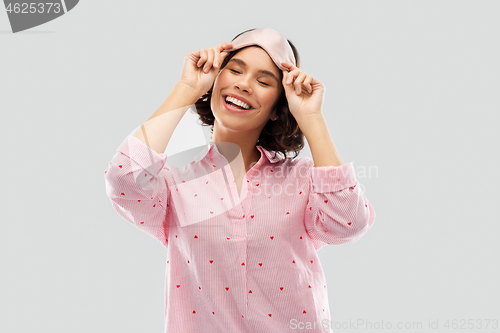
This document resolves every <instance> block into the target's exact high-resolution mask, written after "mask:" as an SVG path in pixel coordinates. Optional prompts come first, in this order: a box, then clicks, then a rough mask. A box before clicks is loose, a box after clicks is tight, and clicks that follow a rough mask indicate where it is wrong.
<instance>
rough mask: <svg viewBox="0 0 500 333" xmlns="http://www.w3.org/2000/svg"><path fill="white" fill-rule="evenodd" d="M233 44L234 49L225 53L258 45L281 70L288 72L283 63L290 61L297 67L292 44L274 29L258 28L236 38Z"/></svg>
mask: <svg viewBox="0 0 500 333" xmlns="http://www.w3.org/2000/svg"><path fill="white" fill-rule="evenodd" d="M231 44H232V45H233V47H232V48H231V49H226V50H225V51H227V52H230V51H234V50H238V49H241V48H243V47H246V46H250V45H258V46H260V47H262V48H263V49H264V50H265V51H266V52H267V54H269V56H270V57H271V59H272V60H273V62H274V63H275V64H276V66H278V68H279V69H281V70H284V71H288V68H286V67H284V66H283V65H281V62H282V61H288V62H291V63H292V64H294V65H295V66H297V64H296V63H295V56H294V55H293V50H292V48H291V47H290V44H288V41H287V40H286V38H285V37H283V35H281V34H280V33H279V32H278V31H276V30H274V29H270V28H258V29H255V30H252V31H249V32H245V33H244V34H242V35H240V36H238V37H236V38H235V39H234V40H233V41H232V42H231Z"/></svg>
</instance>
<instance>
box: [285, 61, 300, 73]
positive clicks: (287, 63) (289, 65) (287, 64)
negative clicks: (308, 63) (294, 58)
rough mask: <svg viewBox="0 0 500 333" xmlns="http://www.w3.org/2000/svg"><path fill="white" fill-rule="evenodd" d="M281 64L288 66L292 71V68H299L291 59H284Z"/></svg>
mask: <svg viewBox="0 0 500 333" xmlns="http://www.w3.org/2000/svg"><path fill="white" fill-rule="evenodd" d="M281 64H282V65H283V66H285V67H286V68H288V70H289V71H292V70H294V69H296V68H298V67H297V66H295V65H294V64H293V63H291V62H289V61H282V62H281Z"/></svg>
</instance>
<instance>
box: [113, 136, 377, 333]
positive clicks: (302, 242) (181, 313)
mask: <svg viewBox="0 0 500 333" xmlns="http://www.w3.org/2000/svg"><path fill="white" fill-rule="evenodd" d="M257 148H258V149H259V151H260V152H261V158H260V159H259V161H258V162H257V164H255V165H254V166H253V167H252V168H251V169H250V170H249V171H248V173H247V174H246V175H245V178H244V179H243V186H242V189H241V199H240V196H239V195H238V192H237V188H236V184H235V180H234V177H233V175H232V172H231V168H230V166H229V165H228V164H227V160H226V159H225V157H224V156H223V155H222V154H220V153H219V151H218V150H217V146H216V145H215V144H213V143H212V144H211V145H210V146H209V147H208V146H207V148H206V149H205V150H204V151H202V152H201V153H200V154H198V155H197V156H196V157H195V159H194V160H193V161H192V162H191V163H190V164H189V165H187V166H186V167H184V168H183V169H182V170H179V169H178V168H176V167H174V166H172V165H171V164H169V163H168V162H167V156H166V155H165V154H158V153H156V152H155V151H154V150H152V149H150V148H149V147H148V146H147V145H145V144H144V143H143V142H142V141H140V140H139V139H137V138H136V137H135V136H133V135H132V134H130V135H129V136H128V137H127V138H126V139H125V140H124V141H123V143H122V144H121V145H120V146H119V148H118V149H117V153H116V154H115V155H114V157H113V159H112V160H111V162H110V165H109V166H108V168H107V170H106V171H105V176H104V177H105V181H106V191H107V195H108V196H109V198H110V200H111V203H112V206H113V208H114V209H115V210H116V212H117V213H118V214H119V215H120V216H122V217H123V218H124V219H125V220H126V221H128V222H130V223H132V224H134V225H135V226H136V227H137V228H139V229H141V230H143V231H144V232H146V233H148V234H149V235H151V236H152V237H153V238H155V239H157V240H158V241H160V242H161V244H163V245H164V246H165V247H166V248H168V251H167V264H166V281H165V332H196V333H198V332H273V333H277V332H290V331H295V329H298V328H299V327H304V329H305V328H306V327H309V328H310V329H307V332H329V331H330V329H331V327H332V323H331V317H330V310H329V306H328V293H327V285H326V281H325V276H324V273H323V269H322V267H321V263H320V261H319V258H318V255H317V251H318V249H320V248H321V247H322V246H324V245H326V244H333V245H338V244H345V243H353V242H356V241H357V240H359V239H360V238H361V237H362V236H363V235H364V234H365V233H366V232H367V231H368V229H369V228H370V227H371V226H372V225H373V221H374V220H375V211H374V209H373V207H372V206H371V205H370V203H369V202H368V200H367V199H366V197H365V195H364V194H363V192H362V191H361V189H360V187H359V186H358V181H357V179H356V175H355V171H354V167H353V165H352V163H346V164H343V165H341V166H338V167H333V166H327V167H315V166H314V163H313V160H312V159H311V158H309V157H303V158H296V159H295V160H292V159H291V158H286V159H285V158H282V157H281V156H279V155H277V154H276V156H275V157H273V156H274V152H271V151H268V150H266V149H264V148H263V147H261V146H257ZM300 323H302V326H300V325H301V324H300ZM305 325H309V326H305ZM314 327H315V328H314Z"/></svg>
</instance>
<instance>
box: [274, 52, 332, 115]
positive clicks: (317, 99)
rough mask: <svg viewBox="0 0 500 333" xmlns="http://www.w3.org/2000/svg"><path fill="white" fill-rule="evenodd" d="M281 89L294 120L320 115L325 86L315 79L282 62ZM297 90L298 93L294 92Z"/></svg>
mask: <svg viewBox="0 0 500 333" xmlns="http://www.w3.org/2000/svg"><path fill="white" fill-rule="evenodd" d="M281 64H282V65H283V66H285V67H287V68H288V71H285V70H283V82H282V83H283V87H284V88H285V94H286V99H287V101H288V108H289V109H290V112H291V113H292V115H293V116H294V118H295V119H296V120H299V119H300V118H303V117H309V116H318V115H321V109H322V106H323V96H324V93H325V86H324V85H323V84H322V83H321V82H319V81H318V80H317V79H315V78H314V77H312V76H311V75H309V74H307V73H306V72H304V71H301V70H300V69H299V68H298V67H296V66H295V65H294V64H292V63H290V62H288V61H283V62H282V63H281ZM296 90H298V91H296Z"/></svg>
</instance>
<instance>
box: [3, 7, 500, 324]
mask: <svg viewBox="0 0 500 333" xmlns="http://www.w3.org/2000/svg"><path fill="white" fill-rule="evenodd" d="M499 9H500V3H499V2H497V1H475V2H472V1H307V2H305V1H290V0H288V1H254V2H248V1H234V0H233V1H218V2H207V1H196V2H180V1H179V2H172V1H162V2H160V1H135V2H132V1H116V0H114V1H105V2H103V1H95V0H87V1H81V2H80V3H79V4H78V5H77V6H76V7H75V8H74V9H73V10H72V11H71V12H69V13H68V14H66V15H63V16H62V17H60V18H58V19H56V20H53V21H51V22H48V23H46V24H44V25H42V26H39V27H35V28H33V29H31V30H28V31H25V32H20V33H17V34H12V33H11V31H10V26H9V22H8V19H7V14H6V13H5V11H0V32H1V33H0V45H1V50H2V52H0V62H1V64H2V65H1V68H2V69H1V74H0V96H1V97H0V110H1V115H2V125H3V126H2V131H1V132H0V133H1V134H0V135H1V137H0V139H1V140H0V141H1V149H2V154H1V156H2V163H1V164H0V168H1V170H0V171H1V174H2V176H3V181H2V190H3V191H2V199H1V202H2V204H1V205H2V209H1V212H2V226H3V228H2V232H1V234H0V249H1V263H2V265H1V266H2V268H1V274H0V293H1V297H0V304H1V313H2V315H1V317H2V319H1V320H0V331H2V332H72V333H77V332H123V333H124V332H163V325H164V317H163V315H164V282H165V281H164V277H165V276H164V274H165V265H166V263H165V261H166V253H167V252H166V250H165V249H164V248H163V247H162V246H161V244H160V243H159V242H157V241H155V240H154V239H153V238H151V237H150V236H148V235H147V234H145V233H142V232H141V231H139V230H138V229H136V228H135V227H134V226H133V225H131V224H129V223H128V222H126V221H125V220H123V219H122V218H121V217H120V216H118V214H117V213H116V212H115V211H114V210H113V209H112V206H111V203H110V200H109V198H108V197H107V196H106V192H105V183H104V170H105V169H106V168H107V166H108V164H109V161H110V160H111V159H112V157H113V155H114V154H115V150H116V148H117V147H118V145H119V144H120V143H121V142H122V141H123V140H124V139H125V137H126V136H127V135H128V134H129V133H131V132H132V131H133V130H134V129H135V128H137V127H138V126H140V124H142V123H143V122H144V121H146V120H147V118H149V117H150V116H151V115H152V114H153V112H154V111H155V110H156V109H157V108H158V107H159V106H160V105H161V103H162V102H163V101H164V100H165V98H166V97H167V96H168V94H169V92H170V90H171V89H172V87H173V86H174V84H175V83H176V82H177V80H178V78H179V76H180V73H181V69H182V65H183V58H184V56H185V55H186V54H187V53H189V52H191V51H194V50H197V49H201V48H209V47H214V46H216V45H218V44H220V43H222V42H229V41H231V39H232V38H233V37H234V36H236V35H237V34H238V33H240V32H242V31H244V30H247V29H251V28H258V27H270V28H273V29H276V30H278V31H280V32H281V33H282V34H283V35H284V36H285V37H287V38H288V39H290V40H291V41H292V42H293V43H294V44H295V45H296V46H297V48H298V50H299V52H300V56H301V61H302V66H301V69H302V70H304V71H306V72H308V73H309V74H311V75H313V76H315V77H316V78H317V79H318V80H320V81H321V82H322V83H323V84H324V85H325V86H326V93H325V100H324V107H323V113H324V115H325V118H326V120H327V123H328V127H329V130H330V133H331V135H332V139H333V141H334V143H335V145H336V147H337V149H338V151H339V153H340V155H341V157H342V159H343V161H344V163H348V162H353V165H354V167H355V169H356V171H357V172H358V180H359V181H360V183H361V184H362V186H363V189H364V191H365V194H366V196H367V198H368V199H369V200H370V202H371V203H372V204H373V206H374V208H375V211H376V214H377V217H376V220H375V224H374V226H373V228H372V229H371V230H370V231H369V232H368V233H367V234H366V235H365V236H364V237H363V238H362V239H361V240H360V241H359V242H357V243H355V244H349V245H342V246H326V247H324V248H322V249H321V250H320V251H319V256H320V260H321V263H322V265H323V268H324V270H325V275H326V278H327V283H328V293H329V300H330V307H331V311H332V319H333V321H334V322H338V323H339V324H337V325H344V328H342V327H340V328H336V329H335V331H336V332H351V331H352V332H380V331H385V330H384V329H381V326H380V325H382V322H383V324H384V325H387V323H388V322H390V323H391V324H392V325H393V326H392V327H393V330H396V325H397V323H398V322H402V323H403V325H404V324H407V323H408V322H409V323H410V324H407V325H411V323H414V322H417V323H418V322H421V323H422V329H420V330H418V331H420V332H427V331H433V332H435V331H446V332H455V331H456V332H459V331H460V332H464V331H465V330H464V329H458V328H457V329H452V327H451V324H452V322H451V320H454V319H455V320H461V319H462V320H473V322H472V323H473V324H474V325H475V327H478V325H479V321H478V320H482V325H483V329H475V330H470V329H469V330H467V331H479V332H493V331H498V330H499V329H498V328H497V329H496V330H493V329H491V328H492V324H493V322H490V324H489V329H484V326H485V325H486V320H487V319H491V320H493V319H496V320H500V315H499V313H500V312H499V310H500V307H499V300H498V299H499V284H498V280H499V278H500V274H499V264H498V263H499V260H498V259H499V258H498V252H499V246H498V240H497V235H498V233H499V231H500V230H499V217H498V207H499V205H498V199H499V196H498V191H497V189H498V186H499V176H498V171H497V169H498V166H499V157H498V142H499V140H498V139H499V136H498V134H496V131H497V127H498V120H499V119H498V112H499V111H500V100H499V88H500V85H499V74H500V71H499V69H500V65H499V62H498V59H500V47H499V45H498V43H499V40H500V23H499V21H498V13H499ZM204 143H205V138H204V133H203V130H202V129H201V126H199V125H197V124H196V118H193V117H191V116H190V115H189V113H187V114H186V116H185V117H184V118H183V120H182V121H181V124H180V125H179V127H178V128H177V129H176V132H175V133H174V137H173V139H172V141H171V147H170V146H169V148H167V151H166V153H167V154H173V153H175V152H180V151H182V150H185V149H189V148H193V147H196V146H199V145H201V144H204ZM172 147H173V149H171V148H172ZM169 149H171V150H169ZM495 151H496V152H497V153H495ZM303 156H309V157H311V154H310V150H309V148H308V147H306V149H304V151H302V153H301V154H300V155H299V157H303ZM370 167H372V171H371V173H369V172H368V169H369V168H370ZM365 171H366V172H365ZM494 281H497V282H496V283H495V282H494ZM448 319H449V320H450V322H449V324H450V327H449V329H447V328H446V327H444V324H445V322H446V320H448ZM358 320H361V321H365V320H366V321H369V322H371V323H372V325H373V326H372V328H371V329H370V328H369V327H367V326H365V325H358V326H357V327H356V326H352V325H351V326H349V323H353V322H354V323H357V321H358ZM436 320H438V321H439V322H438V324H439V329H433V330H429V329H428V328H427V327H428V323H429V321H433V322H435V321H436ZM457 324H459V325H460V324H461V322H460V321H457ZM497 324H498V325H500V323H498V322H497ZM377 325H378V326H377ZM349 327H350V328H349ZM377 327H378V329H377ZM459 327H460V326H459ZM465 327H467V326H465ZM497 327H498V326H497ZM411 330H412V329H410V328H408V326H407V328H406V329H405V328H402V329H399V330H397V331H411ZM414 330H415V329H414ZM296 331H300V330H296ZM302 331H306V330H302Z"/></svg>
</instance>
